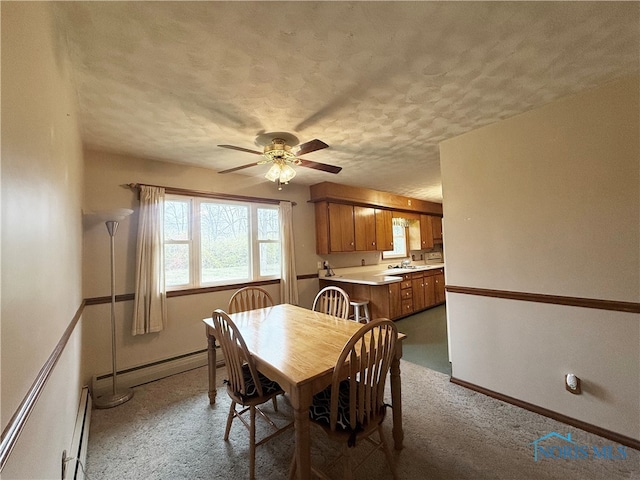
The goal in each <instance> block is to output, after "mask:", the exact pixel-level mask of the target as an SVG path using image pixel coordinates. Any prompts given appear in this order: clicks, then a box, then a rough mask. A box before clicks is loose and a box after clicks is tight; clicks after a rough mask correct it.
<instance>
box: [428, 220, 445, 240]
mask: <svg viewBox="0 0 640 480" xmlns="http://www.w3.org/2000/svg"><path fill="white" fill-rule="evenodd" d="M431 228H432V229H433V241H434V242H436V243H442V217H431Z"/></svg>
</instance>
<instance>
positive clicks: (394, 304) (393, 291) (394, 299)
mask: <svg viewBox="0 0 640 480" xmlns="http://www.w3.org/2000/svg"><path fill="white" fill-rule="evenodd" d="M401 315H402V297H401V296H400V282H397V283H390V284H389V318H391V319H392V320H393V319H394V318H398V317H399V316H401Z"/></svg>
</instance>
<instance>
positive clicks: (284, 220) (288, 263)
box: [279, 202, 298, 305]
mask: <svg viewBox="0 0 640 480" xmlns="http://www.w3.org/2000/svg"><path fill="white" fill-rule="evenodd" d="M279 206H280V215H279V218H280V248H281V255H280V258H281V272H280V302H281V303H290V304H292V305H298V279H297V275H296V255H295V251H294V250H295V249H294V243H293V208H292V206H291V202H280V204H279Z"/></svg>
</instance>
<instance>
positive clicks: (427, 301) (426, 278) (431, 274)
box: [411, 269, 445, 312]
mask: <svg viewBox="0 0 640 480" xmlns="http://www.w3.org/2000/svg"><path fill="white" fill-rule="evenodd" d="M411 284H412V290H413V292H412V296H413V311H414V312H419V311H421V310H424V309H426V308H431V307H433V306H435V305H439V304H441V303H444V298H445V297H444V271H443V270H442V269H437V270H426V271H424V272H416V273H412V274H411Z"/></svg>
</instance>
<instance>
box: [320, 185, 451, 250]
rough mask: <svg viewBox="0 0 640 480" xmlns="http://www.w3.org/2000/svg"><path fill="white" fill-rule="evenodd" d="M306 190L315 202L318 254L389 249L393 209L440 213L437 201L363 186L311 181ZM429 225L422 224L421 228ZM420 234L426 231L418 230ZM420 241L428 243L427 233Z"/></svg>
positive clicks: (419, 216) (411, 212) (410, 212)
mask: <svg viewBox="0 0 640 480" xmlns="http://www.w3.org/2000/svg"><path fill="white" fill-rule="evenodd" d="M310 193H311V202H313V203H315V211H316V251H317V253H318V254H319V255H325V254H329V253H339V252H356V251H358V252H359V251H385V250H393V220H392V218H393V216H394V215H395V214H396V212H397V211H400V212H407V214H408V215H411V216H412V217H415V218H416V219H419V218H421V217H422V216H424V217H425V218H426V217H428V216H430V215H431V214H435V215H442V205H440V204H439V203H432V202H426V201H424V200H418V199H412V198H408V197H402V196H400V195H395V194H391V193H387V192H378V191H376V190H369V189H366V188H359V187H349V186H346V185H339V184H335V183H330V182H323V183H319V184H316V185H312V186H311V187H310ZM416 223H417V222H416ZM427 223H428V222H427ZM420 225H421V223H420ZM430 226H431V224H429V225H425V227H424V229H425V232H427V231H428V230H429V227H430ZM421 229H422V225H421ZM423 235H427V234H426V233H425V234H422V233H421V234H420V236H421V237H422V236H423ZM420 241H421V242H422V240H420ZM424 241H425V242H426V244H427V245H429V238H428V237H427V236H425V238H424ZM432 242H433V240H431V243H430V246H428V247H423V246H420V247H419V248H420V249H425V248H431V247H433V243H432Z"/></svg>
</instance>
